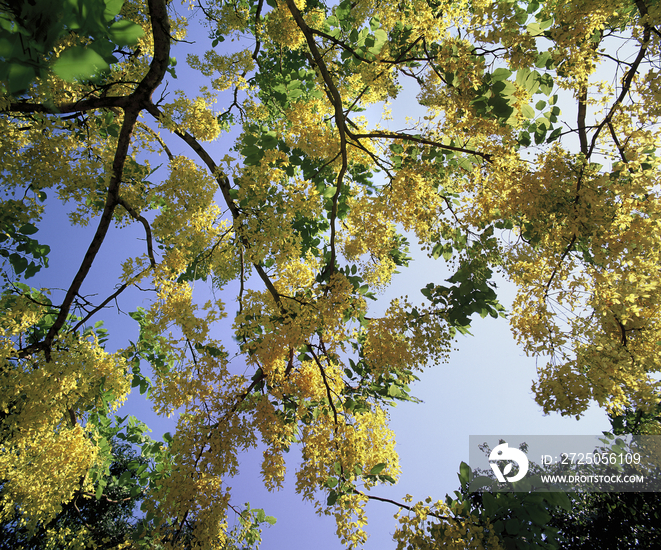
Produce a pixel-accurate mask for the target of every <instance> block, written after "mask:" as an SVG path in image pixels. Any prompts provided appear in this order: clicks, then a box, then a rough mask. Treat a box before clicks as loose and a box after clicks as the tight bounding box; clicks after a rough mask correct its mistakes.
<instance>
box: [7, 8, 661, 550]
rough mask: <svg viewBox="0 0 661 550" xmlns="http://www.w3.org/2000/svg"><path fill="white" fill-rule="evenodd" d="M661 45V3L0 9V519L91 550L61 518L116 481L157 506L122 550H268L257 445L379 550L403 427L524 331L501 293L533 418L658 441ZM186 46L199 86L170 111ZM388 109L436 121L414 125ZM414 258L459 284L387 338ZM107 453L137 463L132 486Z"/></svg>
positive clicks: (412, 525) (412, 516)
mask: <svg viewBox="0 0 661 550" xmlns="http://www.w3.org/2000/svg"><path fill="white" fill-rule="evenodd" d="M660 22H661V9H660V8H659V5H658V3H655V2H651V1H649V0H637V1H621V0H618V1H611V0H581V1H574V0H572V1H569V0H548V1H546V2H544V1H541V2H539V1H536V0H531V1H526V0H522V1H510V0H503V1H494V0H456V1H445V0H401V1H398V2H383V1H376V0H355V1H351V0H343V1H342V2H340V3H324V2H322V1H321V0H267V1H266V2H264V1H263V0H227V1H225V0H218V1H213V0H212V1H209V2H206V1H202V0H199V1H191V2H185V3H184V4H183V5H175V3H172V2H166V0H146V1H144V2H142V1H139V0H126V1H125V2H122V1H121V0H105V1H104V2H98V1H96V2H95V1H92V0H78V1H76V2H74V1H73V0H67V1H64V0H63V1H62V2H46V1H39V0H35V1H34V2H23V3H20V2H14V1H11V0H7V1H4V2H0V62H1V67H2V68H1V69H0V81H1V82H2V94H1V95H0V165H1V166H2V172H1V173H0V178H1V179H2V182H1V186H2V191H3V196H2V198H1V200H2V204H1V207H0V224H1V227H2V231H1V232H0V255H1V256H2V259H3V264H2V285H3V290H2V295H1V297H0V303H1V309H0V312H1V315H0V375H1V376H0V388H1V391H0V430H1V431H0V434H1V435H0V437H1V438H2V446H1V447H0V480H2V492H1V495H0V520H2V521H3V522H7V521H11V522H16V524H17V525H20V528H21V529H24V530H25V532H26V533H28V534H29V533H37V532H39V533H40V534H42V535H43V536H44V537H46V538H47V544H50V545H51V546H53V547H57V546H62V545H65V544H66V545H70V546H76V545H77V546H78V547H85V546H91V545H93V544H94V533H93V530H91V528H90V527H89V526H88V525H86V522H84V521H81V522H79V523H77V524H76V523H75V522H73V523H71V522H69V523H62V522H59V521H58V518H60V517H61V515H62V513H63V511H67V513H69V512H70V503H72V502H73V503H75V502H77V501H79V500H80V499H83V498H96V499H99V500H102V499H104V498H106V499H107V498H110V497H108V493H107V492H106V491H107V490H110V489H109V488H111V487H116V486H117V484H119V485H123V486H125V488H126V489H127V490H128V493H127V494H128V495H130V497H131V498H135V497H139V498H140V500H141V502H142V513H141V514H142V515H140V517H139V522H140V525H139V527H138V528H137V529H136V531H135V533H134V534H133V535H131V537H129V538H127V539H126V541H125V545H126V546H127V547H130V546H135V547H137V546H147V547H163V548H188V547H202V548H226V547H232V546H236V547H242V546H252V545H257V544H258V543H259V541H260V534H259V532H260V525H262V524H264V523H266V522H268V523H272V522H274V521H275V520H274V519H273V518H271V517H270V516H266V515H265V512H264V511H263V510H261V509H250V508H248V507H241V506H239V505H238V504H237V503H236V502H235V501H233V499H232V493H231V489H230V487H231V478H232V477H233V476H234V475H236V473H237V471H238V466H239V464H238V456H239V454H240V453H242V452H243V451H245V450H247V449H252V448H254V447H256V446H257V445H258V444H260V445H263V446H264V448H265V451H264V461H263V466H262V475H263V480H264V484H265V486H266V487H268V488H269V489H276V488H278V487H281V486H282V484H283V481H284V473H285V453H286V451H287V450H288V449H289V448H290V447H291V446H293V445H295V446H298V447H299V448H300V449H301V452H302V455H303V458H304V461H303V463H302V464H301V465H300V467H299V468H298V470H297V472H296V476H297V482H296V489H297V491H298V492H299V493H300V495H301V498H303V499H306V500H309V501H311V502H313V503H315V506H316V508H317V510H318V512H319V513H322V514H323V513H326V514H329V515H333V516H334V517H335V519H336V521H337V532H338V536H339V538H340V540H341V541H342V543H344V544H345V545H347V546H348V547H359V546H361V545H362V543H363V542H364V540H365V537H366V535H365V532H364V530H363V526H364V525H365V522H366V518H365V514H364V505H365V503H366V502H367V501H368V500H369V499H370V498H378V495H377V493H378V485H379V484H384V483H386V484H389V483H394V482H396V480H397V478H398V475H399V473H400V469H399V464H398V458H397V454H396V453H395V440H394V434H393V432H392V431H391V430H390V428H389V427H388V414H387V409H388V406H389V405H390V404H392V403H393V402H396V401H398V400H400V401H401V400H412V399H415V398H414V397H413V396H412V393H411V391H412V390H411V388H410V386H411V384H412V383H413V382H414V381H415V379H416V373H417V372H419V371H420V370H422V369H424V368H426V367H428V366H431V365H434V364H438V363H442V362H447V361H448V360H449V353H450V350H451V347H452V343H453V340H454V338H455V336H456V335H457V333H467V332H468V330H469V326H470V319H471V317H472V316H473V315H474V314H476V313H477V314H480V315H481V316H482V317H485V316H492V317H498V316H503V315H505V310H504V308H503V307H502V306H501V305H500V303H499V302H498V297H497V294H496V292H495V285H494V283H493V281H492V277H493V273H494V272H495V271H496V270H498V271H500V272H502V273H503V274H504V275H505V276H506V277H507V278H508V279H509V280H511V281H512V282H513V283H515V284H516V286H517V289H518V294H517V296H516V299H515V301H514V304H513V307H512V309H511V311H510V312H508V313H507V315H508V317H509V321H510V324H511V327H512V330H513V331H514V334H515V336H516V338H517V340H518V342H519V343H520V344H521V345H522V346H523V349H524V350H525V352H526V353H527V354H528V355H530V356H534V357H537V358H538V379H537V381H536V382H535V384H534V386H533V390H534V394H535V399H536V400H537V402H538V403H539V405H540V406H541V407H542V408H543V410H544V411H545V412H558V413H561V414H563V415H569V416H576V417H578V416H580V415H581V414H582V413H583V412H584V411H585V410H586V409H587V407H588V405H589V404H590V403H592V402H596V403H597V404H598V405H599V406H601V407H603V408H604V409H605V410H606V411H607V412H608V413H610V414H611V415H613V416H618V415H619V416H624V415H626V414H637V412H640V414H643V415H645V414H647V415H649V414H650V413H651V412H652V411H654V410H655V409H656V406H657V404H658V403H659V381H658V372H659V370H660V368H659V367H660V365H661V363H660V358H661V356H660V354H661V348H660V347H659V345H660V344H659V343H660V342H661V323H660V322H659V321H660V320H661V319H660V317H661V309H660V308H661V306H660V304H661V296H660V294H661V287H660V282H659V269H660V268H659V266H660V265H661V262H660V257H659V256H660V254H661V241H660V240H661V228H660V227H659V224H660V221H661V218H660V213H661V211H660V208H659V184H658V183H657V178H658V174H659V170H658V159H657V157H656V151H657V146H658V142H659V137H660V136H659V116H660V115H661V111H660V110H659V97H661V87H660V83H661V80H660V79H659V74H660V71H661V68H660V67H659V54H660V46H661V42H660V37H661V34H660V31H659V27H657V25H659V23H660ZM189 23H196V24H200V23H201V24H203V25H204V26H205V29H206V31H207V32H206V35H207V36H205V35H204V33H203V35H202V36H200V33H199V32H196V33H195V36H194V40H195V41H196V43H197V44H199V54H198V55H190V56H188V58H187V59H186V61H187V63H188V64H189V66H190V67H191V68H192V69H194V70H196V71H197V72H198V73H199V77H200V78H204V79H205V81H206V85H205V86H204V87H202V88H201V89H200V90H199V92H198V93H194V92H191V91H190V90H188V91H187V92H186V93H179V92H174V93H170V92H169V90H168V86H170V89H172V88H176V80H175V76H176V70H175V64H176V61H175V59H174V54H173V48H176V45H177V44H178V43H179V42H180V41H183V40H190V39H191V38H190V37H189V38H186V31H187V25H188V24H189ZM398 94H408V97H410V98H411V101H412V102H413V101H415V102H416V106H417V108H419V109H424V112H425V115H424V116H421V117H419V118H416V117H411V118H409V119H408V120H407V121H406V122H405V123H404V124H403V125H400V126H397V127H396V126H395V124H394V123H393V122H392V118H391V116H392V113H391V112H390V108H389V104H390V102H391V101H393V100H394V99H395V98H397V96H398ZM375 113H377V114H375ZM233 129H238V131H239V132H240V134H239V137H238V138H237V139H236V142H235V144H234V153H233V154H232V155H226V156H224V157H223V158H218V156H215V154H214V148H213V143H214V142H215V141H217V140H223V139H227V138H226V137H224V136H225V133H226V132H228V131H230V130H233ZM55 201H62V202H65V203H68V204H70V205H73V209H72V211H71V213H70V216H69V217H70V223H71V224H75V225H81V226H85V225H90V226H92V228H93V235H91V236H90V241H89V243H88V244H87V245H86V246H85V247H84V248H83V249H81V250H73V251H71V256H70V257H71V261H75V262H79V263H78V264H77V265H78V267H77V271H76V274H75V276H74V277H73V279H72V280H71V282H70V283H68V286H67V287H66V288H64V289H60V288H57V287H50V288H47V287H45V286H40V287H39V288H33V287H32V286H30V285H29V284H28V283H29V279H30V278H31V277H34V276H36V275H37V274H39V277H40V278H41V275H44V274H45V273H47V270H48V259H49V253H50V249H49V247H48V245H47V244H45V241H46V240H47V237H45V236H44V235H43V233H40V232H39V227H40V222H41V220H42V217H43V216H44V215H45V212H47V211H48V209H49V208H52V207H53V204H54V202H55ZM132 225H137V226H138V227H140V229H141V231H142V232H143V234H144V249H143V252H142V253H140V254H138V255H136V256H132V257H129V258H127V259H125V260H124V261H123V263H122V265H121V273H122V274H121V277H120V278H119V280H118V281H117V283H116V286H115V287H114V288H113V289H107V288H98V295H97V297H96V298H90V297H89V296H86V295H85V294H83V292H82V290H81V289H82V288H83V285H89V284H90V282H91V281H90V270H91V269H92V267H93V266H94V265H97V264H98V262H99V261H100V260H99V258H101V257H102V256H103V254H104V242H105V241H106V240H107V238H108V234H109V231H110V229H111V227H117V228H120V229H122V228H127V227H128V226H132ZM655 228H656V229H655ZM124 230H125V231H128V229H124ZM409 239H415V240H416V241H417V242H415V243H413V244H414V245H415V246H416V247H417V248H420V249H422V250H424V251H426V252H427V253H428V254H429V255H430V256H431V257H433V258H436V259H438V261H439V263H443V264H444V265H447V266H449V267H450V268H451V269H452V273H453V274H452V276H451V277H450V278H448V279H447V280H444V281H443V280H431V281H430V282H429V284H428V285H427V286H426V287H424V288H422V289H421V292H422V296H421V297H419V298H416V299H414V298H408V297H401V298H400V299H398V300H393V301H392V302H391V303H390V305H389V307H388V308H387V310H386V311H385V313H383V314H379V315H376V314H375V313H374V312H373V311H372V310H371V309H370V304H371V303H372V300H373V299H375V297H376V296H377V295H378V293H379V292H381V291H382V290H383V289H385V288H387V287H388V286H389V285H390V283H391V279H392V276H393V274H394V273H395V271H396V270H398V269H399V270H404V269H415V265H414V264H415V262H413V261H412V257H411V256H410V251H409ZM439 272H440V271H439ZM433 277H434V274H430V279H433ZM43 280H48V278H47V275H46V276H45V277H44V278H43ZM196 284H197V285H198V288H199V286H200V285H209V287H211V288H212V289H214V290H215V294H214V296H215V297H214V298H213V299H210V300H208V301H206V303H201V302H200V301H199V300H198V299H197V298H196V293H195V292H194V287H195V285H196ZM130 289H139V290H141V291H144V292H145V293H148V294H149V296H150V298H149V303H148V305H146V306H145V307H142V306H141V305H140V304H142V302H140V304H137V303H134V304H126V303H123V302H122V304H123V308H122V309H123V310H128V311H129V312H130V313H128V315H130V318H132V319H133V320H134V321H130V322H137V324H138V325H139V337H138V338H136V339H135V340H136V341H135V342H133V341H125V342H115V343H114V344H113V346H112V349H116V351H112V352H111V351H109V350H107V349H106V346H107V345H108V347H109V348H110V346H109V340H108V339H110V338H112V334H110V335H108V334H106V333H105V332H104V330H103V329H102V328H101V327H102V320H103V317H104V313H105V312H106V308H107V307H108V306H109V305H112V304H114V303H115V302H116V301H121V300H122V298H123V296H126V295H129V293H130ZM221 291H222V292H221ZM235 304H236V311H235V312H234V318H233V334H231V335H226V334H224V333H221V331H219V330H217V326H218V323H219V321H220V320H221V319H223V317H224V316H226V315H227V313H226V310H227V309H228V308H234V305H235ZM127 322H129V321H128V320H127ZM232 339H233V340H232ZM234 345H238V347H239V350H240V357H241V361H242V364H241V367H240V368H237V367H236V360H234V361H232V357H231V356H230V353H229V352H228V350H229V349H230V348H231V347H232V346H234ZM141 369H144V372H143V371H142V370H141ZM132 388H136V389H137V390H139V391H140V392H141V393H144V394H145V396H146V397H148V399H149V400H150V401H151V403H152V405H153V407H154V409H155V410H156V411H157V412H158V413H159V414H161V415H169V414H172V413H174V412H178V413H179V416H178V418H179V420H178V423H177V427H176V430H174V431H173V434H172V435H170V434H167V435H166V437H165V439H164V440H163V441H153V440H151V439H150V438H148V437H147V436H146V434H145V431H146V426H145V425H144V424H143V423H141V422H140V421H138V420H136V419H133V418H130V419H128V421H127V420H126V419H125V418H124V419H118V418H116V417H115V411H116V410H117V407H118V406H119V405H121V403H122V402H123V401H124V400H125V399H126V396H127V395H128V393H129V392H130V391H131V389H132ZM631 411H634V413H631ZM654 425H655V426H656V427H658V423H656V424H654ZM118 434H119V435H121V439H124V440H126V441H127V442H129V443H131V444H134V445H139V446H140V447H141V454H142V457H143V458H144V459H145V460H147V463H145V462H144V461H133V462H131V463H129V464H128V470H126V471H125V473H122V474H120V475H119V477H118V476H117V475H114V474H113V472H112V469H111V467H110V466H111V465H112V464H113V451H112V446H111V445H110V443H109V441H110V440H111V439H112V438H113V437H117V436H118ZM400 507H401V515H400V518H399V524H398V527H397V530H396V532H395V540H396V541H398V548H426V547H428V545H430V544H443V545H445V546H447V547H448V548H462V549H463V548H469V547H470V548H489V549H491V548H501V547H503V546H502V545H503V544H505V543H504V542H503V539H502V537H501V536H500V535H499V534H498V532H496V531H495V530H494V528H493V525H492V523H491V522H490V520H489V518H488V517H487V516H484V515H472V514H471V513H470V510H468V509H467V508H466V507H465V506H464V505H463V504H462V502H461V501H453V500H451V499H450V500H448V501H447V502H444V501H438V502H436V503H433V502H432V501H431V500H430V501H429V502H427V503H425V502H420V503H416V504H413V503H411V504H405V503H403V502H402V503H400ZM232 510H233V511H236V512H237V513H238V514H239V515H240V518H241V521H240V523H239V524H238V525H236V526H234V527H233V528H232V526H231V525H229V524H228V514H229V513H230V511H232ZM72 525H76V527H75V529H74V528H73V527H72ZM549 544H551V542H549Z"/></svg>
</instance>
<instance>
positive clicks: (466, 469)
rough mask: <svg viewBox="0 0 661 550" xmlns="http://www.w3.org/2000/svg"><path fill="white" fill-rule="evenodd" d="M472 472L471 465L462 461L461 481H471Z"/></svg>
mask: <svg viewBox="0 0 661 550" xmlns="http://www.w3.org/2000/svg"><path fill="white" fill-rule="evenodd" d="M472 473H473V472H472V471H471V468H470V466H469V465H468V464H466V463H465V462H462V463H461V465H460V466H459V482H460V483H461V484H462V485H464V484H467V483H469V482H470V478H471V474H472Z"/></svg>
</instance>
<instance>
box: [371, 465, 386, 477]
mask: <svg viewBox="0 0 661 550" xmlns="http://www.w3.org/2000/svg"><path fill="white" fill-rule="evenodd" d="M385 467H386V463H385V462H379V464H375V465H374V466H372V469H371V470H370V475H371V476H377V475H379V474H380V473H381V472H382V471H383V469H384V468H385Z"/></svg>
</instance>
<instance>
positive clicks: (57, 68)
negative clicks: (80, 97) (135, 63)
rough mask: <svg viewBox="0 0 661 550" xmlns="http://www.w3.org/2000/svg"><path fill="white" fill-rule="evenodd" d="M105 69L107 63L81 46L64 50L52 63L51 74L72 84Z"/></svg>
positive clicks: (92, 51)
mask: <svg viewBox="0 0 661 550" xmlns="http://www.w3.org/2000/svg"><path fill="white" fill-rule="evenodd" d="M107 68H108V63H106V62H105V61H104V59H103V58H102V57H101V56H100V55H99V54H98V53H97V52H95V51H94V50H93V49H91V48H83V47H82V46H75V47H73V48H69V49H68V50H65V51H64V52H63V53H62V55H60V57H59V58H58V59H57V60H56V61H55V63H53V72H54V73H55V74H56V75H57V76H59V77H60V78H61V79H63V80H66V81H67V82H73V81H74V80H76V79H77V78H83V79H84V78H89V77H91V76H92V75H94V74H95V73H97V72H98V71H100V70H103V69H107Z"/></svg>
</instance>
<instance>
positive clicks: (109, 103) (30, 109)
mask: <svg viewBox="0 0 661 550" xmlns="http://www.w3.org/2000/svg"><path fill="white" fill-rule="evenodd" d="M129 102H130V96H121V97H93V98H90V99H83V100H81V101H70V102H67V103H60V104H59V105H55V107H49V106H47V105H42V104H39V103H28V102H16V103H10V105H9V107H7V111H8V112H10V113H28V114H29V113H46V114H51V115H60V114H65V113H84V112H86V111H97V110H99V109H111V108H120V109H126V108H127V107H128V105H129Z"/></svg>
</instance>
